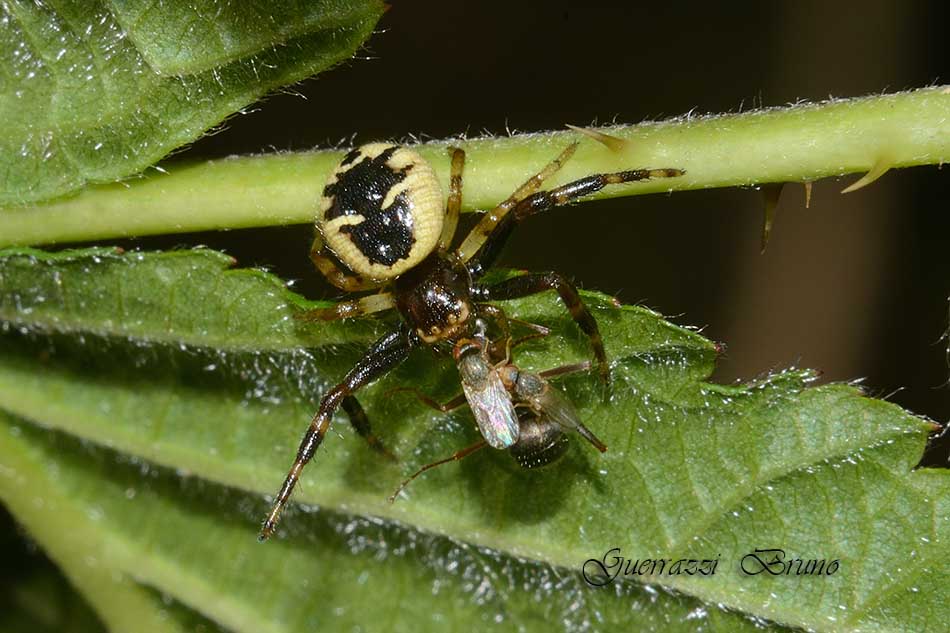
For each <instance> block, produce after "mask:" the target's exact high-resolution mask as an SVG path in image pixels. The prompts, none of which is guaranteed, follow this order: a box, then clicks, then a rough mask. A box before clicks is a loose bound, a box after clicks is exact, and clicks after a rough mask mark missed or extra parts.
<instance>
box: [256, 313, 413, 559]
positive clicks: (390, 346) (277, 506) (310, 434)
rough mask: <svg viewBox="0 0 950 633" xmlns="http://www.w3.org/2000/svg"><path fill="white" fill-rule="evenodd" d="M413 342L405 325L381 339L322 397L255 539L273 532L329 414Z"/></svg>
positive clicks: (403, 355) (392, 363)
mask: <svg viewBox="0 0 950 633" xmlns="http://www.w3.org/2000/svg"><path fill="white" fill-rule="evenodd" d="M413 340H414V339H412V338H411V337H410V336H409V330H408V329H407V328H406V327H405V326H403V327H400V328H399V329H398V330H396V331H395V332H392V333H390V334H387V335H386V336H383V337H382V338H381V339H379V340H378V341H376V342H375V343H374V344H373V346H372V347H371V348H370V349H369V351H367V352H366V354H364V355H363V357H362V358H361V359H360V360H359V361H357V363H356V366H355V367H353V369H351V370H350V371H349V373H347V374H346V376H345V377H344V378H343V381H342V382H341V383H340V384H338V385H337V386H335V387H333V389H331V390H330V391H329V392H327V394H326V395H325V396H323V399H322V400H321V401H320V407H319V408H318V409H317V412H316V413H315V414H314V415H313V419H312V420H311V421H310V427H309V428H308V429H307V432H306V433H304V436H303V439H302V440H301V442H300V446H299V448H298V449H297V458H296V459H295V460H294V463H293V466H291V467H290V471H289V472H288V473H287V477H286V479H284V484H283V485H282V486H281V487H280V491H279V492H278V493H277V497H276V499H275V500H274V506H273V508H271V511H270V514H269V515H268V516H267V519H266V520H265V521H264V525H263V526H262V527H261V532H260V535H259V536H258V539H259V540H261V541H264V540H267V539H268V538H269V537H270V536H271V534H273V533H274V529H275V528H276V527H277V520H278V519H279V518H280V513H281V511H282V510H283V509H284V506H285V505H287V501H288V499H290V494H291V493H292V492H293V490H294V486H296V485H297V481H298V480H299V479H300V472H301V471H302V470H303V468H304V466H306V465H307V463H308V462H309V461H310V460H311V459H312V458H313V454H314V453H315V452H316V450H317V448H319V446H320V443H321V442H323V438H324V437H325V436H326V434H327V429H329V428H330V420H331V419H332V418H333V413H334V412H335V411H336V410H337V408H339V407H340V405H341V404H343V401H344V400H346V398H347V397H349V396H351V395H352V394H353V392H354V391H356V390H357V389H359V388H360V387H363V386H364V385H366V384H369V383H370V382H373V381H374V380H376V379H377V378H379V377H380V376H382V375H383V374H385V373H386V372H388V371H389V370H391V369H392V368H394V367H395V366H396V365H398V364H399V363H401V362H402V361H404V360H405V359H406V357H407V356H408V355H409V351H410V350H411V349H412V346H413V343H412V341H413Z"/></svg>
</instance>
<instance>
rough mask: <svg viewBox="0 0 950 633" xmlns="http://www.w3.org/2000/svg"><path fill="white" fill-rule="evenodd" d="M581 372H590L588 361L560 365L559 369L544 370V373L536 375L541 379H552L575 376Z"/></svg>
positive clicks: (540, 372)
mask: <svg viewBox="0 0 950 633" xmlns="http://www.w3.org/2000/svg"><path fill="white" fill-rule="evenodd" d="M582 371H590V361H589V360H585V361H582V362H580V363H572V364H570V365H561V366H560V367H553V368H551V369H545V370H544V371H539V372H538V375H539V376H541V377H542V378H554V377H555V376H567V375H568V374H576V373H579V372H582Z"/></svg>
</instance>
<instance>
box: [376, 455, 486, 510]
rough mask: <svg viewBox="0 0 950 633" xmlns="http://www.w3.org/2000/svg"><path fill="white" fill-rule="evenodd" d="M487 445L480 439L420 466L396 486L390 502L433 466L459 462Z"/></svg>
mask: <svg viewBox="0 0 950 633" xmlns="http://www.w3.org/2000/svg"><path fill="white" fill-rule="evenodd" d="M486 446H488V442H486V441H485V440H479V441H477V442H475V443H474V444H472V445H471V446H466V447H465V448H463V449H462V450H459V451H455V452H454V453H452V455H451V456H449V457H446V458H445V459H440V460H439V461H437V462H432V463H431V464H426V465H425V466H423V467H422V468H420V469H419V470H417V471H416V472H414V473H413V474H412V477H410V478H409V479H407V480H405V481H404V482H402V483H401V484H399V487H398V488H396V492H394V493H393V494H392V495H390V497H389V503H393V502H394V501H395V500H396V497H398V496H399V493H400V492H402V491H403V490H404V489H405V487H406V486H408V485H409V484H410V483H412V480H413V479H415V478H416V477H418V476H419V475H421V474H422V473H424V472H425V471H427V470H429V469H431V468H435V467H436V466H441V465H442V464H448V463H449V462H457V461H458V460H460V459H462V458H464V457H468V456H469V455H471V454H472V453H474V452H475V451H477V450H479V449H482V448H485V447H486Z"/></svg>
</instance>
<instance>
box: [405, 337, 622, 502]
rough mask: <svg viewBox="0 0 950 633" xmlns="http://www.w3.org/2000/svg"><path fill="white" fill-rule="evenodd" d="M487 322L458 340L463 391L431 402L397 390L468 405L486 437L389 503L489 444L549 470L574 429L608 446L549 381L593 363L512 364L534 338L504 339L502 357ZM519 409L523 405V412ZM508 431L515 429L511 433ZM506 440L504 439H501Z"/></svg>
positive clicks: (441, 407) (451, 405) (442, 407)
mask: <svg viewBox="0 0 950 633" xmlns="http://www.w3.org/2000/svg"><path fill="white" fill-rule="evenodd" d="M485 331H486V326H485V322H484V321H482V320H481V319H478V320H476V324H475V332H474V334H473V336H472V338H470V339H467V338H463V339H460V340H459V341H458V342H456V343H455V347H454V349H453V351H452V354H453V356H455V362H456V363H457V365H458V368H459V374H460V375H461V377H462V388H463V393H462V394H461V395H459V396H457V397H455V398H453V399H452V400H449V401H448V402H446V403H444V404H440V403H439V402H437V401H435V400H433V399H432V398H430V397H428V396H426V395H425V394H423V393H422V392H420V391H419V390H417V389H415V388H413V387H400V388H397V389H394V390H393V392H409V393H413V394H415V396H416V397H417V398H419V400H421V401H422V402H423V403H424V404H426V405H428V406H430V407H432V408H433V409H436V410H437V411H442V412H443V413H448V412H449V411H453V410H454V409H457V408H459V407H460V406H462V405H464V404H465V403H466V402H467V403H468V404H469V406H470V407H471V409H472V412H473V413H474V415H475V421H476V422H477V423H478V426H479V430H480V431H481V433H482V436H483V437H482V439H481V440H479V441H477V442H475V443H474V444H472V445H471V446H467V447H465V448H463V449H461V450H458V451H456V452H455V453H453V454H452V455H451V456H449V457H447V458H445V459H440V460H438V461H435V462H432V463H431V464H426V465H425V466H423V467H422V468H420V469H419V470H417V471H416V472H415V473H413V475H412V476H411V477H409V478H408V479H406V480H405V481H403V482H402V484H400V486H399V487H398V488H397V489H396V491H395V492H394V493H393V494H392V496H390V497H389V501H390V503H392V502H393V501H395V500H396V497H397V496H399V493H400V492H402V491H403V489H405V487H406V486H408V485H409V484H410V483H411V482H412V481H413V480H414V479H415V478H416V477H418V476H419V475H421V474H422V473H424V472H426V471H427V470H429V469H431V468H435V467H436V466H441V465H443V464H447V463H449V462H453V461H459V460H460V459H463V458H465V457H467V456H469V455H471V454H472V453H474V452H475V451H478V450H480V449H482V448H485V447H486V446H492V447H493V448H502V449H507V450H508V453H509V454H510V455H511V456H512V457H513V458H514V459H515V461H517V462H518V465H519V466H521V467H522V468H526V469H532V468H540V467H542V466H547V465H548V464H551V463H554V462H555V461H557V460H558V459H560V458H561V457H562V456H563V455H564V453H565V452H566V451H567V445H568V436H567V433H568V432H570V431H576V432H577V433H578V434H579V435H580V436H581V437H583V438H584V439H586V440H587V441H588V442H590V443H591V445H592V446H594V448H596V449H597V450H599V451H600V452H601V453H603V452H606V450H607V446H606V445H605V444H604V443H603V442H601V441H600V439H598V438H597V436H596V435H594V434H593V432H591V430H590V429H588V428H587V427H586V426H584V423H583V422H581V421H580V417H579V416H578V415H577V411H576V410H575V409H574V406H573V405H572V404H571V403H570V401H568V400H567V399H566V398H564V396H562V395H561V394H560V392H558V391H557V390H556V389H554V388H553V387H552V386H551V385H550V383H548V381H547V379H548V378H552V377H554V376H564V375H566V374H572V373H576V372H580V371H587V370H589V369H590V361H584V362H582V363H574V364H571V365H562V366H560V367H555V368H553V369H548V370H546V371H542V372H540V373H531V372H527V371H524V370H522V369H520V368H519V367H518V366H516V365H515V364H514V363H513V362H512V361H511V349H512V348H513V347H514V346H515V345H517V344H519V343H520V342H523V341H524V340H527V339H529V338H534V337H535V336H544V335H545V334H546V332H544V333H541V334H535V335H531V336H527V337H524V338H522V339H519V340H518V341H514V342H513V341H512V340H511V338H510V337H509V338H508V339H506V340H505V346H504V352H503V354H501V355H502V356H503V358H501V359H500V360H497V357H498V355H499V354H498V350H496V348H495V346H493V345H492V343H491V341H489V340H488V338H487V336H486V335H485ZM516 407H521V410H520V412H519V413H516V412H515V408H516ZM509 427H512V428H511V431H509V430H508V429H509ZM502 438H504V439H505V441H498V440H499V439H502Z"/></svg>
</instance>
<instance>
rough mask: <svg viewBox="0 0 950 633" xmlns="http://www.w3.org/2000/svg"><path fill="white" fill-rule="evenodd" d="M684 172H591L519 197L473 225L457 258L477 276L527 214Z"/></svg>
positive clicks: (494, 257) (497, 253) (644, 170)
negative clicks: (496, 215) (498, 214)
mask: <svg viewBox="0 0 950 633" xmlns="http://www.w3.org/2000/svg"><path fill="white" fill-rule="evenodd" d="M684 173H686V172H684V171H683V170H682V169H674V168H663V169H633V170H629V171H618V172H615V173H611V174H594V175H593V176H587V177H585V178H581V179H579V180H575V181H573V182H569V183H567V184H566V185H561V186H560V187H556V188H554V189H551V190H550V191H539V192H538V193H534V194H532V195H530V196H528V197H526V198H524V199H522V200H521V201H520V202H518V203H517V204H516V205H515V206H514V208H512V209H511V212H510V213H507V214H505V215H504V216H502V217H500V218H497V220H496V221H488V220H490V219H491V218H483V219H482V221H481V222H479V223H478V224H477V225H475V228H473V229H472V231H471V233H469V235H468V236H467V237H466V238H465V241H464V242H463V243H462V246H461V247H459V251H458V254H459V257H460V258H461V259H462V261H464V262H465V263H466V264H467V265H468V268H469V270H470V271H471V273H472V275H473V276H475V277H478V276H479V275H481V274H482V273H483V272H484V271H485V270H487V269H488V268H490V267H491V266H492V265H493V264H494V263H495V260H496V259H497V258H498V255H499V254H500V253H501V249H502V247H503V246H504V245H505V242H506V241H507V240H508V237H509V236H510V235H511V231H512V230H513V229H514V228H515V226H517V224H518V223H519V222H521V221H522V220H524V219H525V218H527V217H528V216H531V215H534V214H536V213H541V212H543V211H547V210H549V209H552V208H554V207H557V206H561V205H564V204H567V203H568V202H571V201H572V200H576V199H577V198H581V197H583V196H588V195H590V194H592V193H596V192H598V191H600V190H601V189H603V188H604V187H606V186H607V185H616V184H621V183H625V182H636V181H638V180H648V179H650V178H675V177H676V176H682V175H683V174H684Z"/></svg>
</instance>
